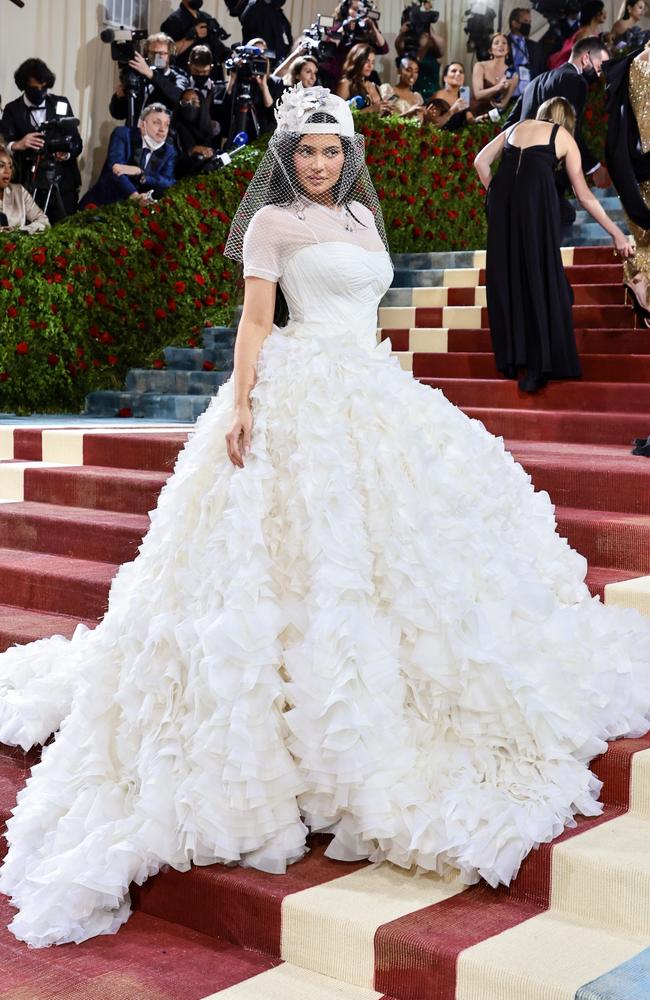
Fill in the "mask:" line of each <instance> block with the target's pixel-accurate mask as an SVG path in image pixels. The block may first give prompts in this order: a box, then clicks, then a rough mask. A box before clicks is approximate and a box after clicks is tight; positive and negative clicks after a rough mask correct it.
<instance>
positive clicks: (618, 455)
mask: <svg viewBox="0 0 650 1000" xmlns="http://www.w3.org/2000/svg"><path fill="white" fill-rule="evenodd" d="M526 445H527V442H525V441H517V442H513V443H510V442H508V443H507V447H508V450H509V451H511V452H512V454H513V455H514V457H515V458H516V460H517V461H518V462H519V463H520V464H521V465H522V466H523V467H524V469H525V470H526V472H528V473H529V474H530V476H531V477H532V480H533V485H534V487H535V489H536V490H546V491H547V493H548V494H549V496H550V497H551V500H552V501H553V503H554V504H559V505H561V506H567V507H581V508H587V509H590V508H591V509H595V510H602V511H623V512H626V513H629V514H646V515H647V514H650V462H646V463H645V464H644V463H643V461H640V460H639V458H638V457H636V456H634V455H631V454H630V453H629V450H628V449H623V448H620V449H613V448H612V449H609V452H608V453H607V452H606V453H603V451H602V449H599V448H598V446H589V445H582V446H580V449H581V450H579V451H576V450H574V451H571V449H570V447H569V446H567V445H564V444H560V443H556V444H552V443H544V444H542V445H541V448H540V449H538V450H537V451H535V450H533V451H531V450H530V448H527V447H526Z"/></svg>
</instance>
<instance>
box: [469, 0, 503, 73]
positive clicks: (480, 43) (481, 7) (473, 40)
mask: <svg viewBox="0 0 650 1000" xmlns="http://www.w3.org/2000/svg"><path fill="white" fill-rule="evenodd" d="M496 16H497V15H496V11H495V10H493V9H492V8H491V7H488V5H487V4H486V3H481V2H479V3H473V4H472V6H471V7H470V9H469V10H466V11H465V17H466V18H467V23H466V25H465V34H466V35H467V36H468V38H467V51H468V52H476V58H477V59H478V60H479V61H484V60H486V59H489V58H490V38H491V37H492V35H493V34H494V21H495V19H496Z"/></svg>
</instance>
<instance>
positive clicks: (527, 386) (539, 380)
mask: <svg viewBox="0 0 650 1000" xmlns="http://www.w3.org/2000/svg"><path fill="white" fill-rule="evenodd" d="M547 383H548V377H547V376H545V375H531V374H528V375H523V376H522V377H521V378H520V379H519V381H518V383H517V385H518V386H519V388H520V389H521V391H522V392H538V390H539V389H543V388H544V386H545V385H547Z"/></svg>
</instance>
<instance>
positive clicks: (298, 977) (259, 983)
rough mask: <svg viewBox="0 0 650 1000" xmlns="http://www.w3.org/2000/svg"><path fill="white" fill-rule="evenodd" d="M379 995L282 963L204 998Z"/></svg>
mask: <svg viewBox="0 0 650 1000" xmlns="http://www.w3.org/2000/svg"><path fill="white" fill-rule="evenodd" d="M381 996H382V994H381V993H377V991H376V990H363V989H357V988H355V987H354V986H350V985H348V983H337V982H336V981H335V980H334V979H329V978H328V977H327V976H319V975H318V973H317V972H307V971H306V970H305V969H298V968H296V966H295V965H288V964H285V965H278V966H277V968H275V969H269V971H268V972H262V973H260V975H259V976H253V977H252V979H246V980H245V981H244V982H243V983H238V984H237V985H236V986H230V987H229V988H228V989H226V990H220V991H219V992H218V993H213V994H212V995H211V996H209V997H205V998H204V1000H342V998H345V1000H379V998H380V997H381Z"/></svg>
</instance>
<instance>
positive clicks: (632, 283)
mask: <svg viewBox="0 0 650 1000" xmlns="http://www.w3.org/2000/svg"><path fill="white" fill-rule="evenodd" d="M623 287H624V288H625V304H626V305H627V304H629V299H630V298H631V299H632V302H631V305H632V307H633V309H634V318H635V323H634V329H635V330H636V320H637V319H640V320H641V322H642V323H643V324H644V325H645V326H647V327H650V307H649V306H648V304H647V303H648V281H647V279H646V277H645V275H643V274H635V275H634V277H633V278H629V279H628V280H627V281H625V280H624V281H623Z"/></svg>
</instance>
